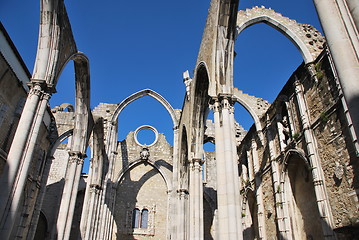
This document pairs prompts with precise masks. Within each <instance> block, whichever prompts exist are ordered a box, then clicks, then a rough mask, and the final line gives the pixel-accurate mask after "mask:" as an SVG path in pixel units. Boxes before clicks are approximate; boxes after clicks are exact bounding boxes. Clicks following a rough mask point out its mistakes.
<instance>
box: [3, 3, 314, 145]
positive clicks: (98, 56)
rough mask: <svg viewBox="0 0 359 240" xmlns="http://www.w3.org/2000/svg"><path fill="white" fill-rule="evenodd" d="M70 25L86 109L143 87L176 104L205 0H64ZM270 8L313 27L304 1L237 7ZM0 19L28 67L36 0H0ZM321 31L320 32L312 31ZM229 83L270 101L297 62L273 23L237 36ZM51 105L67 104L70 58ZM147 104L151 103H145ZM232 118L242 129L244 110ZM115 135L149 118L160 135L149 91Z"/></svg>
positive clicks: (164, 118) (159, 112) (164, 124)
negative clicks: (86, 82) (87, 74)
mask: <svg viewBox="0 0 359 240" xmlns="http://www.w3.org/2000/svg"><path fill="white" fill-rule="evenodd" d="M65 4H66V6H67V11H68V15H69V18H70V22H71V25H72V30H73V33H74V37H75V40H76V43H77V47H78V49H79V50H80V51H82V52H84V53H85V54H86V55H87V56H88V57H89V59H90V70H91V84H92V86H91V88H92V89H91V107H92V108H94V107H95V106H97V105H98V103H100V102H107V103H119V102H121V101H122V100H123V99H124V98H126V97H127V96H129V95H131V94H132V93H134V92H137V91H139V90H141V89H144V88H150V89H152V90H154V91H156V92H158V93H160V94H161V95H162V96H164V97H165V98H166V99H167V100H168V101H169V102H170V103H171V104H172V106H173V107H174V108H181V107H182V103H183V98H184V92H185V88H184V85H183V82H182V72H184V71H185V70H187V69H188V70H189V71H190V73H191V76H192V75H193V69H194V68H195V62H196V58H197V54H198V49H199V46H200V42H201V37H202V33H203V29H204V25H205V21H206V15H207V11H208V7H209V4H210V1H209V0H181V1H168V0H167V1H165V0H155V1H145V0H142V1H123V0H107V1H94V0H76V1H69V0H66V1H65ZM256 5H258V6H261V5H264V6H265V7H271V8H272V9H274V10H275V11H277V12H280V13H282V14H283V16H287V17H290V18H292V19H296V20H297V21H298V22H301V23H308V24H312V25H314V26H315V27H316V28H317V29H319V30H320V26H319V23H318V19H317V17H316V12H315V9H314V5H313V2H312V0H286V1H284V0H241V1H240V7H239V8H240V9H245V8H250V7H252V6H256ZM0 20H1V21H2V23H3V25H4V26H5V28H6V29H7V31H8V33H9V35H10V37H11V38H12V40H13V42H14V44H15V45H16V47H17V48H18V51H19V52H20V54H21V56H22V57H23V59H24V61H25V63H26V65H27V66H28V68H29V70H30V72H32V70H33V65H34V61H35V56H36V48H37V36H38V25H39V1H38V0H33V1H30V0H26V1H24V0H0ZM320 31H321V30H320ZM236 52H237V54H238V55H237V57H236V59H235V86H236V87H237V88H239V89H242V90H243V91H244V92H246V93H250V94H252V95H256V96H258V97H262V98H264V99H267V100H269V101H273V100H274V98H275V96H276V95H277V93H278V92H279V91H280V89H281V87H282V86H283V84H284V83H285V82H286V80H287V79H288V77H289V76H290V75H291V73H292V72H293V71H294V70H295V69H296V68H297V67H298V66H299V64H300V63H301V62H302V58H301V55H300V53H299V51H298V50H297V49H296V48H295V47H294V45H293V44H292V43H291V42H290V41H289V40H288V39H286V38H285V37H284V36H282V35H281V34H280V33H279V32H277V31H276V30H274V29H273V28H271V27H269V26H267V25H264V24H258V25H255V26H252V27H250V28H248V29H246V30H245V31H243V32H242V34H241V35H240V36H239V37H238V40H237V43H236ZM57 89H58V93H57V94H55V95H54V96H53V97H52V99H51V106H52V107H54V106H56V105H59V104H61V103H62V102H70V103H73V102H74V73H73V67H72V64H71V63H70V64H69V65H68V67H66V69H65V71H64V72H63V74H62V75H61V77H60V80H59V84H58V86H57ZM151 108H152V109H151ZM236 109H238V111H237V113H236V118H237V121H239V122H240V123H241V124H243V125H244V126H245V128H247V129H248V128H249V126H250V124H251V123H252V121H251V119H248V118H249V115H248V114H246V113H244V112H243V111H242V110H241V109H240V106H237V105H236ZM119 121H120V128H121V131H120V134H119V138H120V140H121V139H123V138H124V137H125V136H126V134H127V132H128V131H130V130H135V129H136V128H137V127H139V126H140V125H143V124H150V125H152V126H154V127H156V128H157V129H158V131H159V132H164V133H166V134H167V139H168V140H169V141H170V143H171V144H172V141H173V140H172V139H173V138H172V136H171V133H172V122H171V118H170V117H169V115H168V114H167V112H166V110H165V109H164V108H163V107H162V106H161V105H160V104H158V103H157V102H155V101H154V100H152V99H151V98H150V97H145V98H143V99H140V100H137V101H135V102H134V103H132V104H131V105H129V107H127V108H126V109H125V110H124V111H123V114H122V115H121V116H120V119H119Z"/></svg>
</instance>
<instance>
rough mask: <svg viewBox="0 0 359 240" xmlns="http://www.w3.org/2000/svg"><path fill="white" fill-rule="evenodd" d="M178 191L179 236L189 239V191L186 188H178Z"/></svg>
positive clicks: (185, 239)
mask: <svg viewBox="0 0 359 240" xmlns="http://www.w3.org/2000/svg"><path fill="white" fill-rule="evenodd" d="M177 193H178V209H177V218H178V219H177V223H178V226H177V238H176V239H184V240H187V239H188V238H187V231H186V230H187V229H186V215H187V211H186V201H187V198H188V191H187V190H186V189H183V188H181V189H179V190H177Z"/></svg>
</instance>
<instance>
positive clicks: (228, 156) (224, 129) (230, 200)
mask: <svg viewBox="0 0 359 240" xmlns="http://www.w3.org/2000/svg"><path fill="white" fill-rule="evenodd" d="M214 101H215V102H214V121H215V139H216V160H217V166H216V167H217V203H218V239H224V240H225V239H242V238H243V234H242V225H241V215H240V214H239V213H238V212H240V210H239V211H238V209H240V199H239V194H238V193H239V187H238V186H239V183H238V181H239V177H238V165H237V158H236V157H235V156H236V152H237V150H236V148H235V147H234V146H235V145H233V136H232V134H234V132H235V131H234V125H233V124H231V123H233V122H234V120H233V119H231V118H233V117H234V116H233V114H232V113H233V109H232V108H233V102H232V99H231V96H230V95H224V94H223V95H219V96H218V98H215V99H214ZM231 112H232V113H231ZM234 166H236V167H234Z"/></svg>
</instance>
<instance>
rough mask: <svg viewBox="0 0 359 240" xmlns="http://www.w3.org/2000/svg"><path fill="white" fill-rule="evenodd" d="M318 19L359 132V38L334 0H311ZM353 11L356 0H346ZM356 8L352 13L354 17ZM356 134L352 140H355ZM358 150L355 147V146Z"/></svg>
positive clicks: (355, 16) (354, 123) (358, 132)
mask: <svg viewBox="0 0 359 240" xmlns="http://www.w3.org/2000/svg"><path fill="white" fill-rule="evenodd" d="M314 3H315V6H316V9H317V12H318V16H319V19H320V22H321V24H322V27H323V31H324V33H325V37H326V39H327V43H328V47H329V49H330V51H331V53H332V56H333V61H334V64H335V68H336V70H337V72H338V76H339V81H340V84H341V87H342V89H343V93H344V98H345V99H346V102H347V103H348V110H349V113H350V116H351V118H352V122H353V126H354V129H355V134H356V136H358V134H359V111H357V109H358V106H359V84H358V80H359V61H358V55H359V52H358V51H359V49H358V44H359V39H358V36H357V35H355V31H356V32H357V30H355V29H353V26H350V23H349V22H348V21H347V18H348V17H349V18H350V17H351V16H348V13H347V12H346V11H344V10H343V9H342V8H341V7H340V6H339V3H340V2H338V1H336V0H314ZM347 3H348V5H349V7H350V6H351V9H352V12H353V11H354V9H355V7H357V6H358V1H357V0H347ZM357 15H358V14H357V11H355V13H354V15H353V17H354V18H355V19H357ZM356 136H355V137H354V141H355V142H357V139H356ZM357 150H358V149H357ZM357 154H359V153H357Z"/></svg>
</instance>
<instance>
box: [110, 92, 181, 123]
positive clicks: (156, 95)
mask: <svg viewBox="0 0 359 240" xmlns="http://www.w3.org/2000/svg"><path fill="white" fill-rule="evenodd" d="M144 96H150V97H152V98H154V99H155V100H157V101H158V102H159V103H160V104H162V106H164V107H165V108H166V110H167V111H168V113H169V114H170V116H171V118H172V122H173V127H177V126H178V119H177V117H176V114H175V111H174V109H173V107H172V106H171V104H170V103H169V102H168V101H167V100H166V99H165V98H164V97H162V96H161V95H160V94H159V93H157V92H155V91H153V90H151V89H143V90H141V91H138V92H136V93H134V94H132V95H131V96H129V97H127V98H126V99H125V100H123V101H122V102H121V103H119V104H118V105H117V108H116V109H115V111H114V113H113V115H112V119H111V122H115V121H116V120H117V118H118V116H119V115H120V113H121V112H122V110H123V109H124V108H125V107H126V106H127V105H128V104H130V103H131V102H133V101H135V100H137V99H139V98H142V97H144Z"/></svg>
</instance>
